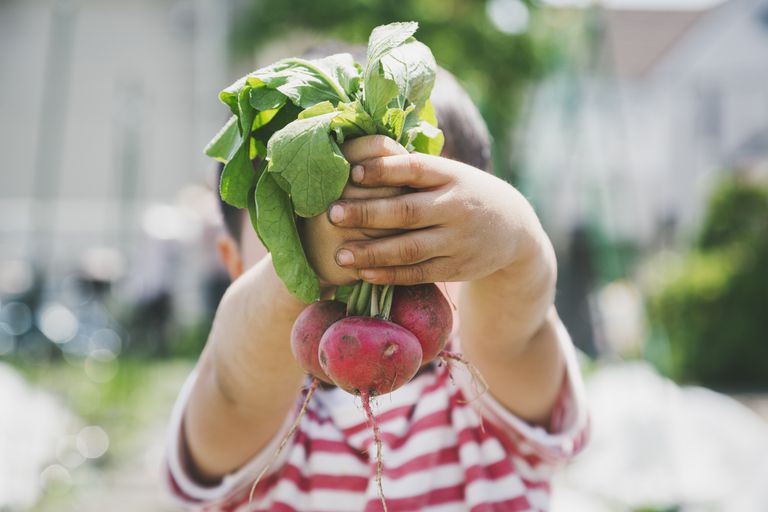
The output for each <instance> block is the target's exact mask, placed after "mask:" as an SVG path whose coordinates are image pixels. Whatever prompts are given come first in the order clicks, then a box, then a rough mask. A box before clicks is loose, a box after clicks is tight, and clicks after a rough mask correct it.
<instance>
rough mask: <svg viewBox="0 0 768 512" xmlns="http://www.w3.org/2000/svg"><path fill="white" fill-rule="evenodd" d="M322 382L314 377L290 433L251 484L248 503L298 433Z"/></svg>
mask: <svg viewBox="0 0 768 512" xmlns="http://www.w3.org/2000/svg"><path fill="white" fill-rule="evenodd" d="M319 384H320V379H318V378H317V377H315V378H313V379H312V383H311V384H310V385H309V389H308V390H307V396H306V398H304V403H303V404H301V409H300V410H299V414H298V416H296V419H295V420H294V421H293V424H292V425H291V428H290V429H289V430H288V433H287V434H285V436H284V437H283V440H282V441H281V442H280V446H278V447H277V450H275V453H274V454H272V458H271V459H269V462H268V463H267V465H266V466H264V469H262V470H261V473H259V476H257V477H256V480H254V481H253V485H252V486H251V492H250V493H249V494H248V503H249V504H250V503H251V502H252V501H253V493H254V491H256V486H257V485H259V482H260V481H261V479H262V478H263V477H264V475H265V474H266V473H267V471H269V468H270V467H271V466H272V464H273V463H274V462H275V461H276V460H277V457H278V456H279V455H280V453H281V452H282V451H283V448H285V446H286V445H287V444H288V440H289V439H290V438H291V437H292V436H293V434H295V433H296V430H297V429H298V428H299V424H300V423H301V419H302V418H303V417H304V414H306V412H307V407H309V401H310V399H311V398H312V395H314V394H315V390H316V389H317V386H318V385H319Z"/></svg>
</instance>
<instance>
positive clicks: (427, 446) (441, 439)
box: [368, 427, 458, 467]
mask: <svg viewBox="0 0 768 512" xmlns="http://www.w3.org/2000/svg"><path fill="white" fill-rule="evenodd" d="M457 442H458V441H457V439H456V432H454V431H453V429H452V428H451V427H435V428H431V429H428V430H424V431H421V432H419V433H418V434H414V435H412V436H411V437H409V438H408V440H407V441H406V442H405V444H403V445H402V446H401V447H399V448H398V449H396V450H391V449H389V448H388V447H387V446H384V449H383V453H384V463H385V464H386V465H387V466H390V467H398V466H402V465H403V464H405V463H406V462H409V461H411V460H413V459H415V458H416V457H420V456H422V455H426V454H428V453H434V452H437V451H439V450H442V449H443V448H448V447H451V446H456V445H457ZM368 448H369V450H373V451H372V452H371V453H376V451H375V450H376V445H375V444H374V443H371V444H370V445H369V447H368Z"/></svg>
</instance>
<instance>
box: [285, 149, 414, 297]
mask: <svg viewBox="0 0 768 512" xmlns="http://www.w3.org/2000/svg"><path fill="white" fill-rule="evenodd" d="M342 150H343V152H344V156H345V157H346V158H347V160H348V161H349V162H350V163H351V164H352V165H353V166H354V165H355V163H357V162H361V161H362V160H365V159H368V158H373V157H379V156H391V155H407V154H408V152H407V151H406V150H405V148H404V147H403V146H401V145H400V144H398V143H397V142H395V141H394V140H392V139H390V138H388V137H384V136H381V135H374V136H369V137H362V138H359V139H354V140H352V141H350V142H347V143H346V144H344V146H343V147H342ZM402 193H403V189H402V188H399V187H376V188H372V187H367V188H363V187H360V186H356V185H354V184H351V183H350V184H347V186H346V187H345V188H344V192H343V194H342V196H341V197H342V199H344V200H359V199H368V198H386V197H393V196H396V195H399V194H402ZM298 227H299V229H300V232H301V236H302V239H303V242H304V244H305V247H306V248H307V257H308V258H309V261H310V263H311V264H312V267H313V268H314V270H315V272H316V273H317V275H318V277H319V278H320V282H321V285H322V286H323V288H327V287H329V286H331V285H335V286H338V285H342V284H351V283H353V282H355V281H357V280H358V279H360V277H359V276H358V274H357V270H356V269H354V268H343V267H340V266H339V265H337V264H336V262H335V259H334V257H335V254H336V251H337V249H338V248H339V246H341V245H343V244H345V243H347V242H349V241H364V240H371V239H376V238H380V237H382V236H387V235H392V234H397V233H400V232H401V230H396V229H361V228H342V227H337V226H334V225H333V224H331V223H330V222H329V221H328V216H327V215H326V214H325V213H323V214H320V215H318V216H316V217H312V218H308V219H303V220H302V222H300V223H299V225H298Z"/></svg>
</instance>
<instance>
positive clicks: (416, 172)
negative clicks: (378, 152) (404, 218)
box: [350, 153, 453, 188]
mask: <svg viewBox="0 0 768 512" xmlns="http://www.w3.org/2000/svg"><path fill="white" fill-rule="evenodd" d="M449 162H450V161H449V160H445V159H438V158H435V157H431V156H429V155H423V154H420V153H411V154H406V155H393V156H384V157H376V158H370V159H368V160H365V161H363V162H362V163H360V164H358V165H355V166H353V167H352V171H351V173H350V176H351V179H352V182H353V183H355V184H357V185H359V186H363V187H386V186H390V187H412V188H431V187H439V186H440V185H444V184H446V183H448V182H449V181H450V180H451V179H452V178H453V174H452V173H451V171H450V169H448V168H446V164H447V163H449Z"/></svg>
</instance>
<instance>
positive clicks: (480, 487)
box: [465, 474, 526, 506]
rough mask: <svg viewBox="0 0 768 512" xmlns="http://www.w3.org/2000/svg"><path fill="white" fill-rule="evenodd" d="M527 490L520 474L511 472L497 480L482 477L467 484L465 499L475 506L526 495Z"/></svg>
mask: <svg viewBox="0 0 768 512" xmlns="http://www.w3.org/2000/svg"><path fill="white" fill-rule="evenodd" d="M525 491H526V489H525V485H524V484H523V481H522V480H521V479H520V476H519V475H515V474H511V475H507V476H505V477H504V478H499V479H497V480H486V479H484V478H482V479H478V480H475V481H473V482H471V483H470V484H469V485H467V487H466V488H465V492H466V494H465V500H466V502H467V504H468V505H469V506H474V505H479V504H481V503H489V502H493V501H504V500H509V499H513V498H517V497H518V496H525V494H526V492H525Z"/></svg>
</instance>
